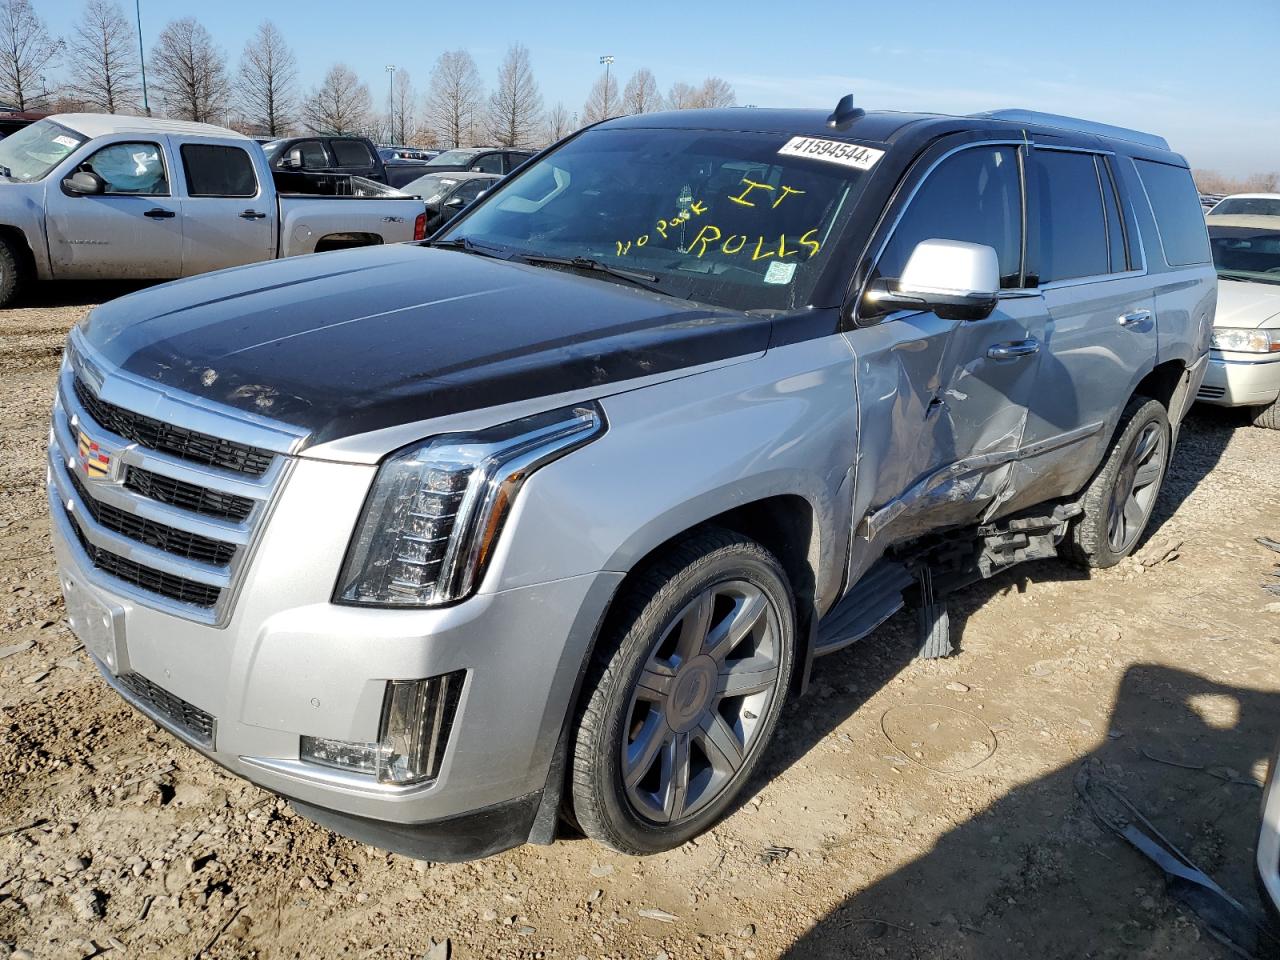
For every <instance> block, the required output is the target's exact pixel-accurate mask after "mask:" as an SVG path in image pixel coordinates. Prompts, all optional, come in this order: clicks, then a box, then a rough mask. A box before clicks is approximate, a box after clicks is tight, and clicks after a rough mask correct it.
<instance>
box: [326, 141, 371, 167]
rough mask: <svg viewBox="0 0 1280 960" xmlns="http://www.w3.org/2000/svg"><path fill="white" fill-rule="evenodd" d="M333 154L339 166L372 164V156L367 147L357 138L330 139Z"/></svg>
mask: <svg viewBox="0 0 1280 960" xmlns="http://www.w3.org/2000/svg"><path fill="white" fill-rule="evenodd" d="M329 145H330V146H332V147H333V156H334V158H335V159H336V160H337V161H338V166H340V167H369V166H372V165H373V157H372V156H370V154H369V148H368V147H366V146H365V145H364V144H363V143H361V142H360V141H359V140H330V141H329Z"/></svg>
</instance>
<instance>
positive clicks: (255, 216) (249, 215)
mask: <svg viewBox="0 0 1280 960" xmlns="http://www.w3.org/2000/svg"><path fill="white" fill-rule="evenodd" d="M265 216H266V214H265V213H259V212H258V211H257V210H246V211H245V212H244V213H242V214H240V219H241V220H261V219H263V218H264V217H265Z"/></svg>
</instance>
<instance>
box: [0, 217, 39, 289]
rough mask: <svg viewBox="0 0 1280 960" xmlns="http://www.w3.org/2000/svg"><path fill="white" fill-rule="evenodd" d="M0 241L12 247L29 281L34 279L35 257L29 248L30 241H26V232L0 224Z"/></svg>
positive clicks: (35, 273)
mask: <svg viewBox="0 0 1280 960" xmlns="http://www.w3.org/2000/svg"><path fill="white" fill-rule="evenodd" d="M0 240H4V241H6V242H8V243H9V244H10V245H12V247H13V249H14V252H15V253H17V255H18V257H19V258H20V259H21V261H22V264H21V265H22V266H23V267H25V268H26V270H27V272H28V276H29V277H30V278H31V279H35V278H36V275H37V264H36V255H35V251H34V250H33V249H32V247H31V241H30V240H28V239H27V234H26V231H24V230H23V229H22V228H21V227H15V226H13V225H12V224H0Z"/></svg>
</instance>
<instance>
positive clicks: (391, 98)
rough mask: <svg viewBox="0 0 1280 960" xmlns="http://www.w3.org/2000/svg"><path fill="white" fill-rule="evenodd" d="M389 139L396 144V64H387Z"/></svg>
mask: <svg viewBox="0 0 1280 960" xmlns="http://www.w3.org/2000/svg"><path fill="white" fill-rule="evenodd" d="M387 74H388V77H389V79H388V80H387V139H388V140H390V141H392V142H393V143H394V142H395V139H396V99H395V96H396V65H395V64H394V63H388V64H387Z"/></svg>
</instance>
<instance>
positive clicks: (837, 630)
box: [813, 560, 916, 656]
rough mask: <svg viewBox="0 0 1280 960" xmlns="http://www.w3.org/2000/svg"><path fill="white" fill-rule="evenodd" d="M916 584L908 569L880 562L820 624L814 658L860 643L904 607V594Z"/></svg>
mask: <svg viewBox="0 0 1280 960" xmlns="http://www.w3.org/2000/svg"><path fill="white" fill-rule="evenodd" d="M915 582H916V578H915V576H914V575H913V574H912V573H910V572H909V571H908V570H907V568H906V566H904V565H903V564H901V563H898V562H897V561H895V560H879V561H877V562H876V564H875V565H874V566H872V568H871V569H870V570H868V571H867V573H866V574H865V575H864V576H863V577H862V579H861V580H859V581H858V583H857V585H856V586H855V587H854V588H853V589H852V590H851V591H849V593H848V594H847V595H846V596H845V598H844V599H843V600H841V601H840V602H839V603H837V604H836V605H835V606H834V607H833V608H832V609H831V611H830V612H829V613H828V614H827V615H826V616H825V617H823V618H822V622H821V623H819V624H818V641H817V643H816V644H815V645H814V650H813V653H814V656H822V655H823V654H826V653H833V652H835V651H836V650H842V649H843V648H845V647H847V646H849V644H851V643H856V642H857V641H859V640H861V639H862V638H863V637H865V636H866V635H867V634H869V633H870V632H871V631H872V630H874V629H875V628H876V627H878V626H880V624H882V623H884V622H885V621H886V620H888V619H889V618H890V617H892V616H893V615H894V614H895V613H897V612H898V611H899V610H901V609H902V608H903V606H904V605H905V603H906V600H905V598H904V597H903V595H902V594H903V591H904V590H906V589H907V588H908V587H910V586H912V585H913V584H914V583H915Z"/></svg>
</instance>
